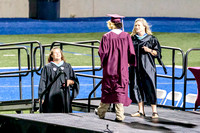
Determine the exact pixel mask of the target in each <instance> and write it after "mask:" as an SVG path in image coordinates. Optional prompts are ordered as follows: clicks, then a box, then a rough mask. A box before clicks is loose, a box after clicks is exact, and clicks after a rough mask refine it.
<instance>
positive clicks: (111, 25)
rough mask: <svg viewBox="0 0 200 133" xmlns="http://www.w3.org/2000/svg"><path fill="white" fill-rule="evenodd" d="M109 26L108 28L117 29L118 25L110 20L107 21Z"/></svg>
mask: <svg viewBox="0 0 200 133" xmlns="http://www.w3.org/2000/svg"><path fill="white" fill-rule="evenodd" d="M106 23H107V26H108V29H111V30H112V29H116V26H115V24H114V23H113V22H111V21H110V20H108V21H107V22H106Z"/></svg>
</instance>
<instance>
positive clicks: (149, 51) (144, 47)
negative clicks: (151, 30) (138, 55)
mask: <svg viewBox="0 0 200 133" xmlns="http://www.w3.org/2000/svg"><path fill="white" fill-rule="evenodd" d="M142 48H143V49H144V51H145V52H148V53H151V51H152V49H150V48H148V47H146V46H143V47H142Z"/></svg>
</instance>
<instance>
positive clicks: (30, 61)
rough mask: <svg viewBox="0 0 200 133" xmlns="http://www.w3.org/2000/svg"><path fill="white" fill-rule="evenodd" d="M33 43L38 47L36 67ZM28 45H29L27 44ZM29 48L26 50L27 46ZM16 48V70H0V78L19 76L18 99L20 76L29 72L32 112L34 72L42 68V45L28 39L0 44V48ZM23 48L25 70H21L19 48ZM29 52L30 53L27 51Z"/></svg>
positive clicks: (20, 84) (20, 85)
mask: <svg viewBox="0 0 200 133" xmlns="http://www.w3.org/2000/svg"><path fill="white" fill-rule="evenodd" d="M34 44H37V45H38V47H39V48H40V65H39V67H38V68H37V67H36V64H35V62H36V61H35V58H34V56H35V52H33V51H34V50H33V49H34ZM28 45H29V46H28ZM27 47H29V49H30V50H28V48H27ZM15 49H16V50H17V51H18V70H17V71H7V72H5V71H4V72H0V78H2V77H19V89H20V100H21V99H22V77H25V76H27V75H28V74H29V73H31V99H32V110H31V112H34V77H33V76H34V72H37V71H39V70H40V69H41V68H42V60H43V58H42V56H43V54H42V45H41V43H40V42H38V41H28V42H19V43H8V44H1V45H0V50H15ZM22 49H24V50H25V52H26V58H27V66H26V70H22V66H21V60H22V56H21V50H22ZM29 52H30V53H29Z"/></svg>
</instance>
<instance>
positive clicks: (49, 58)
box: [48, 47, 66, 63]
mask: <svg viewBox="0 0 200 133" xmlns="http://www.w3.org/2000/svg"><path fill="white" fill-rule="evenodd" d="M55 49H59V50H60V53H61V60H63V61H64V62H66V60H65V57H64V55H63V52H62V50H61V49H60V48H58V47H53V48H52V49H51V51H50V54H49V57H48V63H50V62H51V61H53V58H52V55H53V50H55Z"/></svg>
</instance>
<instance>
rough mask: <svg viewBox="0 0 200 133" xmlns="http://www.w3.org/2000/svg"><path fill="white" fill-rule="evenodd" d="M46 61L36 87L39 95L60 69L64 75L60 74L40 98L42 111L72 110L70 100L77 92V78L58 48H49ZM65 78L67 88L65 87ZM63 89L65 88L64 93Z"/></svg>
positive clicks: (64, 111) (63, 111) (66, 111)
mask: <svg viewBox="0 0 200 133" xmlns="http://www.w3.org/2000/svg"><path fill="white" fill-rule="evenodd" d="M48 62H49V63H48V64H46V65H45V66H44V67H43V69H42V73H41V77H40V84H39V89H38V95H39V97H41V94H42V93H43V92H44V91H45V90H46V89H47V87H48V86H49V85H50V84H51V82H52V81H53V80H54V79H55V77H56V76H57V75H58V74H59V73H60V72H61V71H63V72H64V73H65V75H64V74H62V75H61V76H60V77H59V78H58V79H57V80H56V81H55V82H54V83H53V85H52V86H51V89H50V90H49V91H48V92H47V93H46V94H45V95H44V97H43V98H42V99H43V100H42V109H43V113H70V112H72V105H71V103H72V100H73V99H74V98H75V97H76V96H77V95H78V93H79V81H78V78H77V77H76V74H75V73H74V71H73V69H72V67H71V65H70V64H69V63H67V62H65V59H64V56H63V53H62V51H61V49H60V48H57V47H54V48H52V49H51V52H50V54H49V58H48ZM66 80H67V86H68V88H65V83H66ZM64 89H65V90H66V91H65V93H64ZM40 102H41V101H40Z"/></svg>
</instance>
